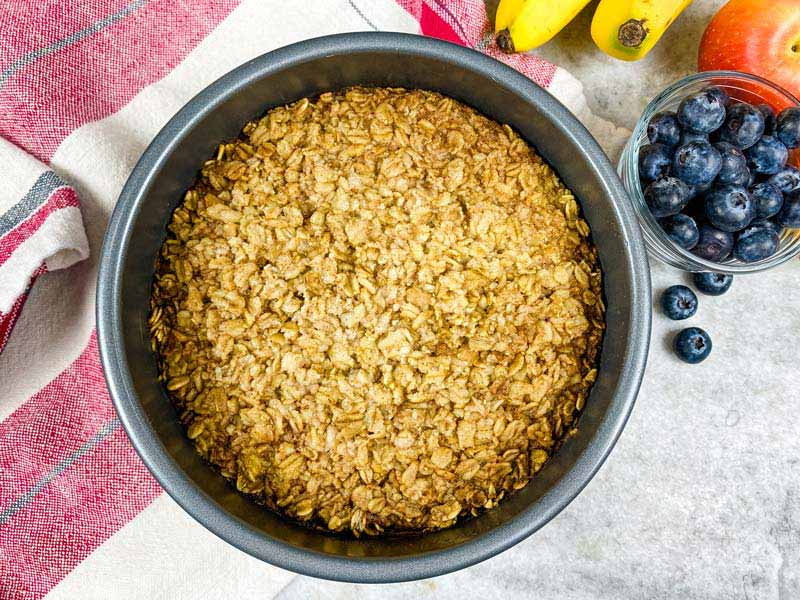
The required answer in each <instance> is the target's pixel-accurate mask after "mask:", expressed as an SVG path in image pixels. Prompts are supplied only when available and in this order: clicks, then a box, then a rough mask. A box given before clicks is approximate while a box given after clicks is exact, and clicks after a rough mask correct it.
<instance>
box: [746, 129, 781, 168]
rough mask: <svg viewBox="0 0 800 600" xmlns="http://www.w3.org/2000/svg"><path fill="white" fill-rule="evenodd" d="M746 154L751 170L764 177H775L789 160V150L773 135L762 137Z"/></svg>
mask: <svg viewBox="0 0 800 600" xmlns="http://www.w3.org/2000/svg"><path fill="white" fill-rule="evenodd" d="M745 152H746V153H747V159H748V164H749V166H750V169H751V170H752V171H754V172H755V173H762V174H764V175H774V174H775V173H777V172H778V171H780V170H781V169H782V168H783V166H784V165H785V164H786V160H787V159H788V158H789V150H787V148H786V146H784V145H783V142H781V141H780V140H779V139H778V138H775V137H772V136H771V135H765V136H762V137H761V139H760V140H758V141H757V142H756V143H755V144H753V145H752V146H750V147H749V148H748V149H747V150H745Z"/></svg>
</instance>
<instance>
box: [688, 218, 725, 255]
mask: <svg viewBox="0 0 800 600" xmlns="http://www.w3.org/2000/svg"><path fill="white" fill-rule="evenodd" d="M731 250H733V234H732V233H728V232H727V231H721V230H719V229H717V228H716V227H713V226H711V225H709V224H707V223H703V224H702V225H700V239H699V240H697V245H696V246H695V247H694V248H692V253H693V254H696V255H697V256H699V257H700V258H704V259H706V260H710V261H712V262H722V261H723V260H725V259H726V258H728V256H730V254H731Z"/></svg>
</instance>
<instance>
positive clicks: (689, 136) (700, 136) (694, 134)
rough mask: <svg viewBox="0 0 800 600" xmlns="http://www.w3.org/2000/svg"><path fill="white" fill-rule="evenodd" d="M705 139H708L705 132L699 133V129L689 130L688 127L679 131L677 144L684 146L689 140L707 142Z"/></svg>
mask: <svg viewBox="0 0 800 600" xmlns="http://www.w3.org/2000/svg"><path fill="white" fill-rule="evenodd" d="M707 141H708V134H707V133H700V132H699V131H690V130H688V129H684V130H683V132H681V141H680V143H679V144H678V145H679V146H685V145H686V144H688V143H689V142H707Z"/></svg>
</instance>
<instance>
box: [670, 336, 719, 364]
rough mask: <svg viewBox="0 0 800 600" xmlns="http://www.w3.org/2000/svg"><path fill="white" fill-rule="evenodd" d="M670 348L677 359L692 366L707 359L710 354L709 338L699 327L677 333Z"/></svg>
mask: <svg viewBox="0 0 800 600" xmlns="http://www.w3.org/2000/svg"><path fill="white" fill-rule="evenodd" d="M672 347H673V348H674V350H675V354H677V355H678V358H680V359H681V360H682V361H683V362H687V363H689V364H692V365H694V364H697V363H699V362H703V361H704V360H705V359H706V358H708V355H709V354H710V353H711V338H710V337H709V335H708V334H707V333H706V332H705V331H703V330H702V329H700V328H699V327H687V328H686V329H683V330H681V331H679V332H678V335H676V336H675V340H674V341H673V343H672Z"/></svg>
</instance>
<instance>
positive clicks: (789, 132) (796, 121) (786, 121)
mask: <svg viewBox="0 0 800 600" xmlns="http://www.w3.org/2000/svg"><path fill="white" fill-rule="evenodd" d="M777 131H778V138H779V139H780V140H781V141H782V142H783V143H784V144H785V146H786V147H787V148H797V147H798V146H800V108H798V107H797V106H792V107H790V108H786V109H784V110H782V111H781V114H779V115H778V125H777Z"/></svg>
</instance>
